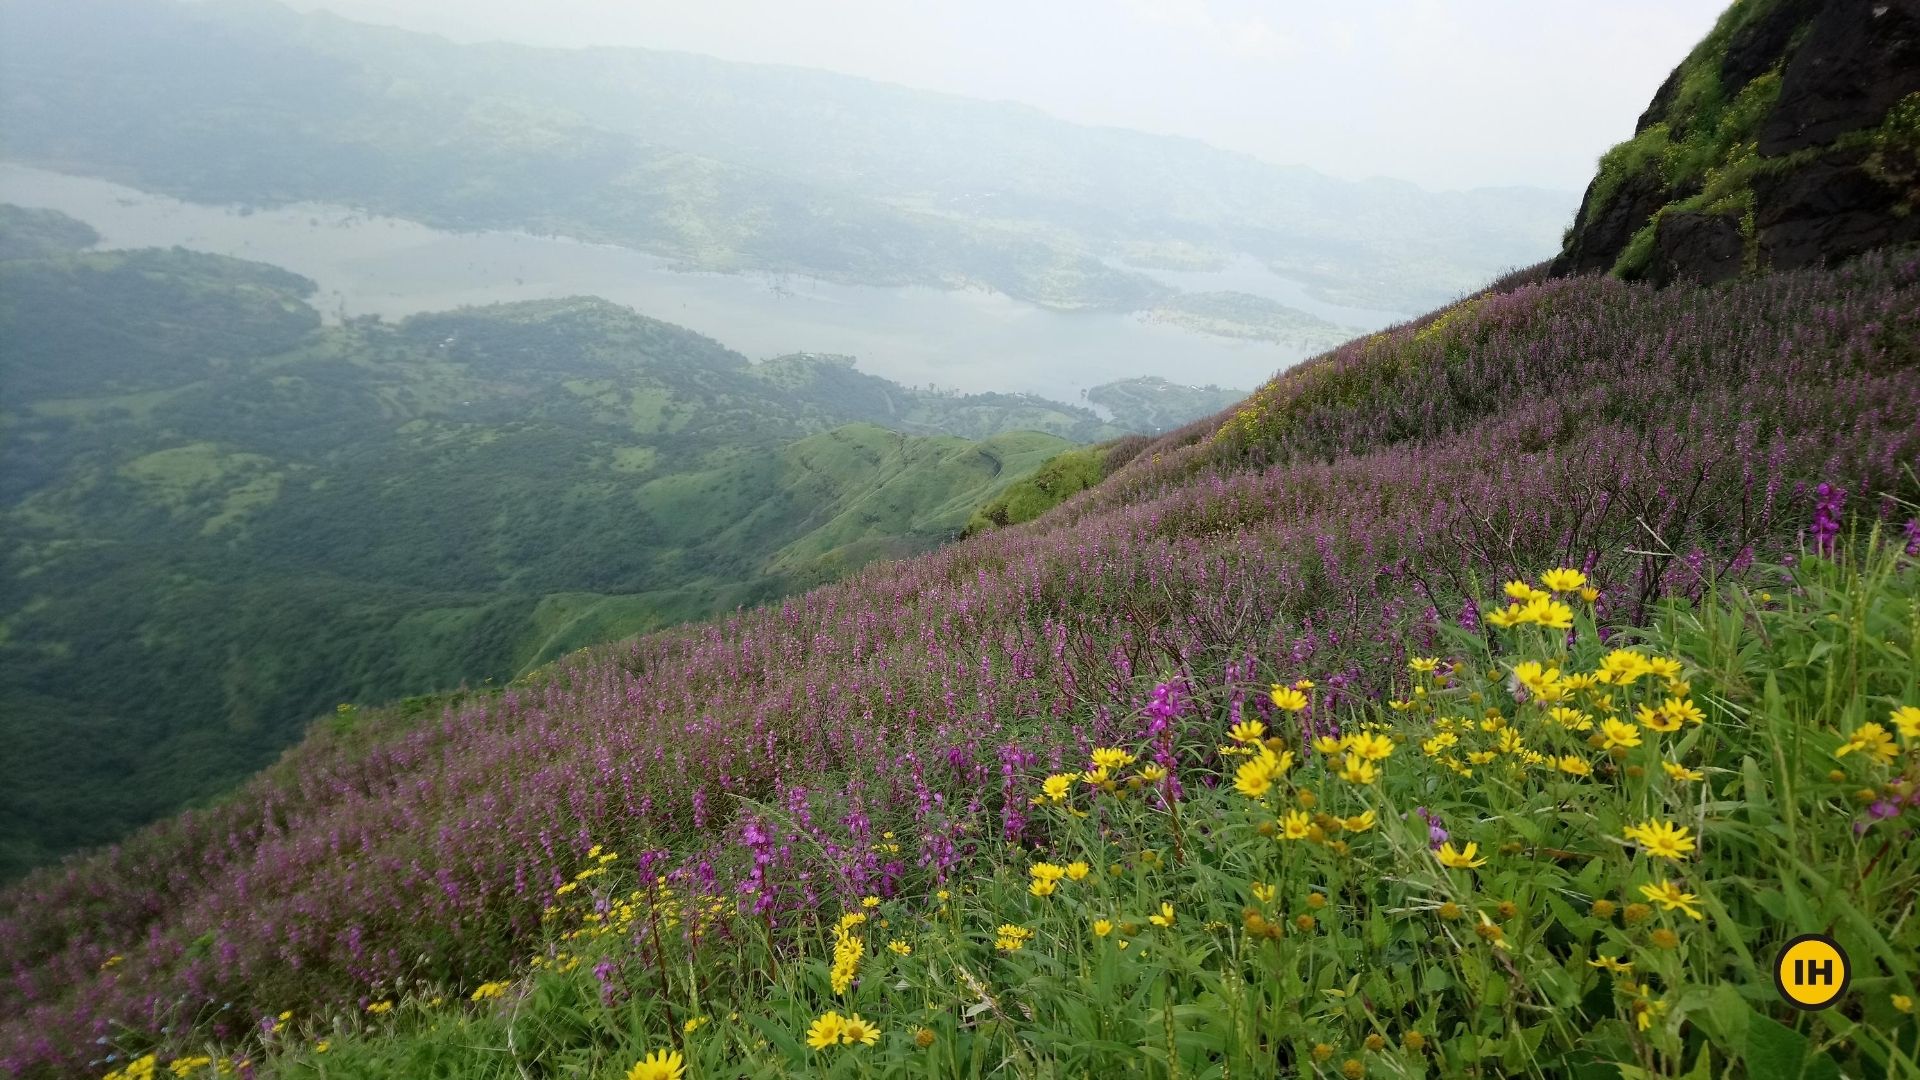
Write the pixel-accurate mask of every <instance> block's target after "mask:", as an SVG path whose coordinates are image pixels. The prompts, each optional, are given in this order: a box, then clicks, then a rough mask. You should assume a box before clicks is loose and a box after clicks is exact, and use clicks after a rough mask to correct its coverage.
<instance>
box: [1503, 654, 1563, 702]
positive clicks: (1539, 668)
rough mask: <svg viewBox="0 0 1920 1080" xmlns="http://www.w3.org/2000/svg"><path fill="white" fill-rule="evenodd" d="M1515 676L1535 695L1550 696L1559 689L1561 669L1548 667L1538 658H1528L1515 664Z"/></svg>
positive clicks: (1515, 678) (1515, 679) (1516, 680)
mask: <svg viewBox="0 0 1920 1080" xmlns="http://www.w3.org/2000/svg"><path fill="white" fill-rule="evenodd" d="M1513 678H1514V681H1515V682H1517V683H1519V684H1520V685H1521V686H1524V687H1526V688H1527V691H1528V692H1529V693H1531V694H1532V695H1533V696H1534V697H1548V696H1550V695H1551V694H1553V692H1554V691H1556V690H1558V689H1559V686H1560V669H1559V668H1552V667H1548V666H1546V665H1545V664H1542V663H1540V662H1539V661H1538V660H1528V661H1526V662H1524V663H1521V664H1518V665H1515V667H1514V669H1513Z"/></svg>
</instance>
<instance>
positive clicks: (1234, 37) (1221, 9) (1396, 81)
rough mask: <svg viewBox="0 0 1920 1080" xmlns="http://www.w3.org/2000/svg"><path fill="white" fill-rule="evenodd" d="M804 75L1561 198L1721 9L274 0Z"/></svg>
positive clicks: (1401, 3) (1502, 3)
mask: <svg viewBox="0 0 1920 1080" xmlns="http://www.w3.org/2000/svg"><path fill="white" fill-rule="evenodd" d="M294 3H295V6H297V7H300V8H303V9H307V10H311V9H314V8H325V9H327V10H331V11H334V12H337V13H339V14H341V15H344V16H347V17H349V18H354V19H359V20H362V21H366V22H375V23H383V24H388V25H396V26H404V27H408V28H411V29H418V30H426V31H431V32H434V33H438V34H442V35H445V36H447V37H451V38H454V39H456V40H462V41H484V40H502V41H518V42H523V43H527V44H537V45H556V46H583V45H634V46H642V47H646V48H656V49H678V50H684V51H687V52H697V53H705V54H708V55H712V56H719V57H723V58H726V59H733V60H747V61H755V62H762V63H780V64H792V65H796V66H800V67H810V68H823V69H827V70H831V71H839V72H844V73H847V74H851V75H860V76H865V77H868V78H873V79H879V80H882V81H885V82H892V83H900V84H903V85H907V86H915V87H922V88H925V89H931V90H942V91H947V92H951V93H957V94H964V95H967V96H970V97H980V98H989V99H1006V100H1013V101H1020V102H1025V103H1027V104H1030V105H1034V106H1038V107H1039V108H1042V109H1045V110H1047V111H1048V112H1051V113H1054V114H1056V115H1058V116H1062V117H1065V118H1067V119H1070V120H1075V121H1080V122H1083V123H1092V124H1108V125H1114V126H1118V127H1130V128H1138V129H1141V130H1145V131H1154V132H1162V133H1167V134H1177V135H1187V136H1191V137H1194V138H1199V139H1203V140H1205V141H1207V142H1210V143H1214V144H1216V145H1219V146H1223V147H1227V148H1229V149H1234V150H1240V151H1244V152H1247V153H1250V154H1254V155H1256V156H1258V157H1262V158H1265V159H1267V160H1270V161H1275V162H1280V163H1283V164H1303V165H1310V166H1313V167H1314V168H1317V169H1321V170H1323V171H1326V172H1330V173H1333V174H1335V175H1338V176H1346V177H1365V176H1390V177H1396V178H1400V179H1405V180H1411V181H1414V182H1416V183H1419V184H1421V185H1423V186H1426V187H1436V188H1447V187H1467V186H1477V185H1500V184H1537V185H1541V186H1546V187H1554V188H1563V189H1578V188H1580V187H1582V186H1584V185H1585V183H1586V181H1587V179H1588V178H1589V176H1590V174H1591V172H1592V169H1593V163H1594V159H1595V158H1596V157H1598V155H1599V154H1600V153H1601V152H1602V151H1604V150H1605V149H1606V148H1607V147H1608V146H1610V145H1612V144H1613V143H1615V142H1617V141H1619V140H1620V139H1622V138H1625V137H1626V136H1628V135H1630V134H1632V128H1633V121H1634V119H1635V117H1637V116H1638V115H1639V113H1640V110H1641V109H1643V108H1645V106H1646V103H1647V101H1648V99H1649V98H1650V97H1651V96H1652V94H1653V91H1654V89H1655V88H1656V87H1657V86H1658V85H1659V84H1660V81H1661V80H1662V79H1663V78H1665V77H1666V74H1667V72H1668V71H1669V70H1671V69H1672V68H1673V66H1674V65H1675V64H1676V63H1678V62H1679V60H1680V58H1681V57H1682V56H1684V55H1685V54H1686V51H1687V50H1688V49H1689V48H1691V47H1692V46H1693V44H1694V43H1695V42H1696V41H1698V40H1699V39H1700V37H1701V36H1703V35H1704V34H1705V33H1706V32H1707V30H1708V29H1709V28H1710V27H1711V26H1712V25H1713V21H1714V19H1715V18H1716V17H1717V16H1718V15H1719V13H1720V11H1721V10H1722V9H1723V8H1724V7H1725V6H1726V0H1612V2H1609V3H1604V4H1596V3H1593V2H1592V0H1312V2H1301V0H1293V2H1265V3H1262V2H1255V0H954V2H949V3H923V2H919V0H685V2H662V0H540V2H539V3H532V2H528V0H294Z"/></svg>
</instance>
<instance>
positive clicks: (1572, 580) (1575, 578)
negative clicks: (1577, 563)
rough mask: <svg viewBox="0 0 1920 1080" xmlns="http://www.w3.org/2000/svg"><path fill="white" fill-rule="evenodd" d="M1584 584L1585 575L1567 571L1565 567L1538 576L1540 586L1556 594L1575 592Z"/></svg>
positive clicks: (1576, 571)
mask: <svg viewBox="0 0 1920 1080" xmlns="http://www.w3.org/2000/svg"><path fill="white" fill-rule="evenodd" d="M1586 583H1587V575H1585V574H1583V573H1581V572H1580V571H1578V570H1569V569H1567V568H1566V567H1561V568H1559V569H1557V570H1549V571H1547V572H1546V573H1544V574H1541V575H1540V584H1542V585H1545V586H1546V587H1547V588H1549V589H1552V590H1553V591H1554V592H1558V593H1569V592H1577V591H1579V589H1580V587H1581V586H1582V585H1585V584H1586Z"/></svg>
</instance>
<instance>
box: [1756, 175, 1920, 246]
mask: <svg viewBox="0 0 1920 1080" xmlns="http://www.w3.org/2000/svg"><path fill="white" fill-rule="evenodd" d="M1866 157H1867V155H1866V153H1865V152H1864V151H1851V152H1846V151H1837V152H1834V153H1831V154H1828V155H1826V156H1824V157H1822V158H1820V159H1819V160H1817V161H1815V162H1813V163H1812V164H1810V165H1807V166H1806V167H1804V168H1800V169H1795V170H1794V171H1792V172H1789V173H1786V174H1784V175H1782V176H1773V177H1768V176H1763V177H1761V178H1760V179H1758V180H1756V181H1755V182H1754V188H1753V190H1754V200H1755V206H1756V209H1755V211H1754V225H1755V231H1756V233H1757V235H1758V237H1759V242H1760V261H1761V264H1762V265H1764V266H1775V267H1781V268H1787V267H1795V266H1817V265H1822V264H1829V265H1830V264H1833V263H1837V262H1841V261H1843V260H1845V259H1847V258H1849V257H1851V256H1854V255H1858V254H1859V253H1861V252H1863V251H1868V250H1871V249H1873V248H1877V247H1884V246H1887V245H1889V244H1902V243H1909V242H1913V241H1920V214H1916V213H1912V212H1906V213H1902V212H1900V211H1899V206H1900V203H1901V201H1902V199H1903V198H1904V197H1905V194H1906V193H1905V192H1902V191H1900V190H1898V189H1895V188H1891V187H1888V186H1887V185H1886V184H1885V183H1883V182H1881V180H1880V179H1878V178H1877V177H1875V176H1873V175H1872V174H1871V172H1870V171H1869V170H1868V169H1867V168H1866V167H1865V164H1864V162H1865V159H1866Z"/></svg>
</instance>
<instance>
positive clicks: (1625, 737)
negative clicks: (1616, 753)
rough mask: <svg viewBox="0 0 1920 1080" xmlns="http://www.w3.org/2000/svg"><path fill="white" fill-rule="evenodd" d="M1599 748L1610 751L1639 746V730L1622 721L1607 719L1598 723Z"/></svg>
mask: <svg viewBox="0 0 1920 1080" xmlns="http://www.w3.org/2000/svg"><path fill="white" fill-rule="evenodd" d="M1600 739H1601V743H1600V748H1601V749H1602V750H1611V749H1613V748H1614V747H1616V746H1617V747H1622V748H1631V747H1635V746H1639V745H1640V729H1639V728H1637V727H1634V726H1633V725H1632V724H1629V723H1625V722H1624V721H1620V720H1615V719H1613V718H1612V717H1608V718H1607V719H1605V720H1602V721H1600Z"/></svg>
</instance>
